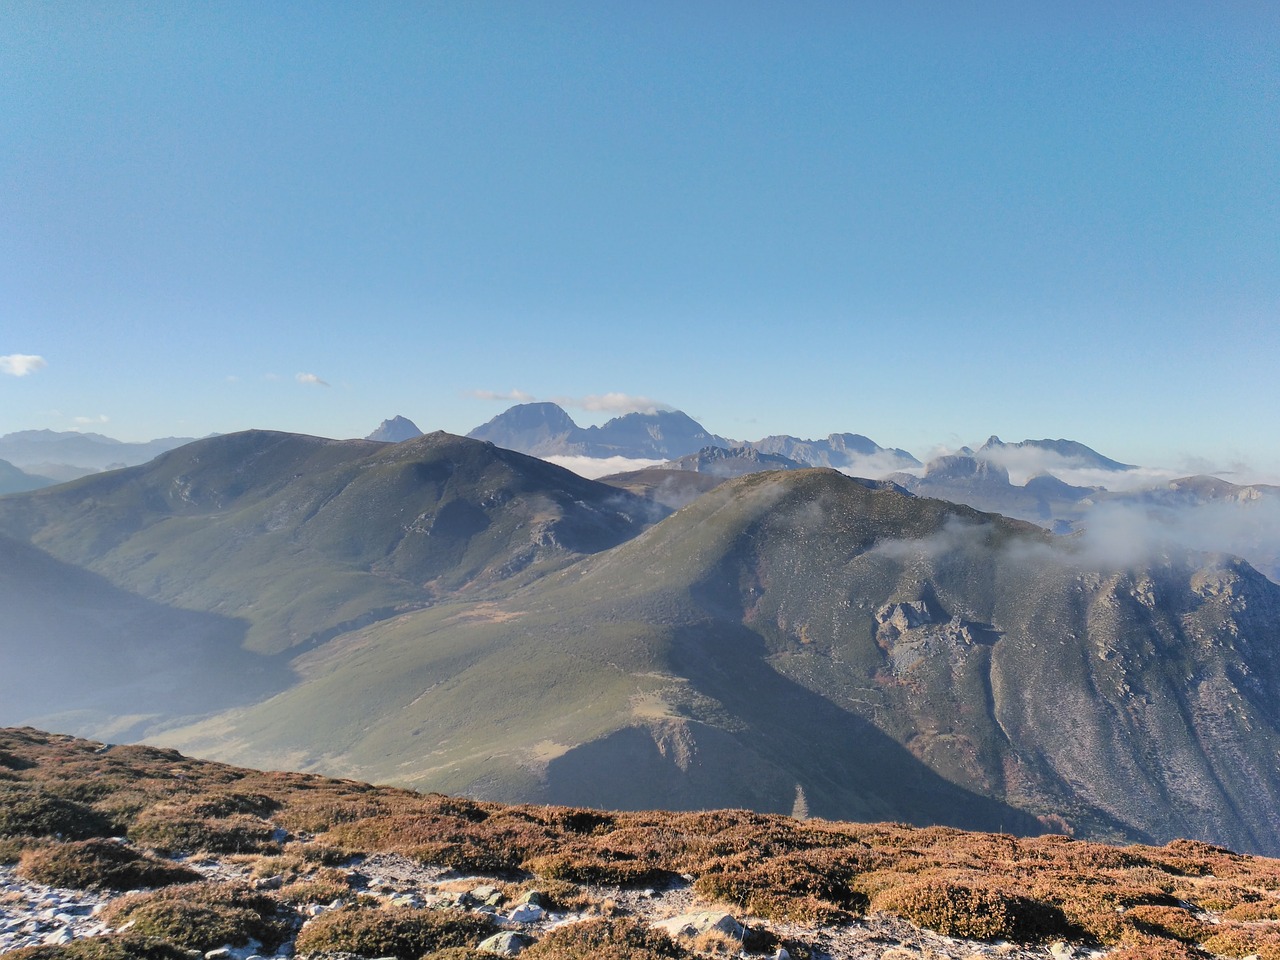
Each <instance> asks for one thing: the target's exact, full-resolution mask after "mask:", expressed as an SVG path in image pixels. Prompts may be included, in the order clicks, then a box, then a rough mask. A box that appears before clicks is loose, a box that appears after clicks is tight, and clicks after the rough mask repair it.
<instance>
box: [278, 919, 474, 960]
mask: <svg viewBox="0 0 1280 960" xmlns="http://www.w3.org/2000/svg"><path fill="white" fill-rule="evenodd" d="M492 930H493V925H492V922H491V921H490V920H489V918H488V917H486V916H485V915H484V914H473V913H464V912H462V911H460V910H417V909H413V908H410V907H395V908H392V909H389V910H359V909H356V908H351V907H344V908H343V909H341V910H334V911H331V912H330V913H324V914H321V915H320V916H318V917H316V918H314V919H313V920H309V921H308V922H307V923H306V924H304V925H303V927H302V931H301V932H300V933H299V934H298V940H297V950H298V952H299V953H319V952H328V953H358V954H360V955H362V956H366V957H387V956H395V957H399V958H400V960H417V958H418V957H421V956H422V955H423V954H425V953H430V952H431V951H433V950H443V949H444V948H446V947H474V946H475V945H476V944H478V943H479V942H480V941H481V940H482V939H484V937H485V936H486V935H487V934H489V933H491V932H492Z"/></svg>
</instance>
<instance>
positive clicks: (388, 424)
mask: <svg viewBox="0 0 1280 960" xmlns="http://www.w3.org/2000/svg"><path fill="white" fill-rule="evenodd" d="M420 436H422V431H421V430H419V429H418V425H417V424H416V423H414V422H413V421H412V420H410V419H408V418H407V417H402V416H400V415H399V414H397V415H396V416H394V417H392V418H391V419H390V420H383V421H382V423H381V424H380V425H379V426H378V429H377V430H375V431H373V433H371V434H369V435H368V436H367V437H365V439H366V440H379V441H381V442H383V443H400V442H401V441H404V440H412V439H413V438H414V437H420Z"/></svg>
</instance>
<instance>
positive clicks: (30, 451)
mask: <svg viewBox="0 0 1280 960" xmlns="http://www.w3.org/2000/svg"><path fill="white" fill-rule="evenodd" d="M191 439H192V438H191V437H164V438H162V439H159V440H149V441H147V442H146V443H125V442H123V441H120V440H114V439H112V438H111V437H106V436H103V435H102V434H100V433H77V432H72V431H61V432H60V431H55V430H19V431H17V432H16V433H6V434H5V435H4V436H0V461H2V462H3V464H4V465H5V466H12V467H16V468H18V469H19V470H20V471H21V472H22V473H24V474H27V475H28V476H34V477H35V478H36V480H37V483H36V484H35V485H34V486H46V485H48V484H51V483H61V482H63V481H66V480H74V479H76V478H77V477H82V476H85V475H86V474H90V473H96V472H98V471H101V470H111V469H116V468H119V467H129V466H134V465H136V464H139V463H146V462H147V461H148V460H151V459H152V458H154V457H156V456H158V455H159V454H161V453H164V452H165V451H166V450H172V449H174V448H175V447H180V446H182V445H183V444H184V443H189V442H190V441H191ZM4 483H5V473H4V471H3V467H2V466H0V484H4ZM16 489H19V488H17V487H14V486H0V493H9V492H12V491H13V490H16ZM23 489H34V487H25V488H23Z"/></svg>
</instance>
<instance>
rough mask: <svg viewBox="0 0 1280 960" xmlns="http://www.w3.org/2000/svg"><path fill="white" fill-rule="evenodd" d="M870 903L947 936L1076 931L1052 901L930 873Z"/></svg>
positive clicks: (1034, 937) (1035, 937) (1035, 938)
mask: <svg viewBox="0 0 1280 960" xmlns="http://www.w3.org/2000/svg"><path fill="white" fill-rule="evenodd" d="M871 906H872V908H873V909H875V910H883V911H886V912H888V913H893V914H897V915H898V916H900V917H902V918H903V919H905V920H910V921H911V922H912V923H915V924H917V925H919V926H922V927H926V928H928V929H930V930H935V931H937V932H938V933H941V934H944V935H945V936H950V937H968V938H970V939H974V940H1013V941H1016V942H1018V943H1038V942H1040V941H1043V940H1049V939H1054V938H1058V937H1065V938H1073V937H1076V936H1078V935H1079V932H1080V931H1079V930H1078V929H1077V928H1075V927H1074V926H1073V925H1072V924H1071V923H1070V922H1069V921H1068V919H1067V917H1066V916H1065V915H1064V914H1063V912H1062V910H1060V909H1059V908H1058V907H1056V906H1053V905H1052V904H1049V903H1045V902H1043V901H1041V900H1035V899H1032V898H1031V897H1028V896H1026V895H1024V894H1021V893H1014V892H1011V891H1009V890H1005V889H1001V888H999V887H997V886H994V885H989V884H985V883H982V882H981V881H973V880H965V881H961V880H957V879H953V878H950V877H929V878H926V879H921V880H917V881H915V882H914V883H910V884H907V885H906V886H902V887H896V888H891V889H889V890H886V891H884V892H883V893H880V894H878V895H877V896H876V897H875V898H874V899H873V900H872V901H871Z"/></svg>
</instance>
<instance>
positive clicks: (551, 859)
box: [524, 853, 674, 887]
mask: <svg viewBox="0 0 1280 960" xmlns="http://www.w3.org/2000/svg"><path fill="white" fill-rule="evenodd" d="M524 868H525V869H526V870H528V871H529V872H530V873H534V874H537V875H538V876H539V877H546V878H547V879H548V880H568V881H570V882H572V883H590V884H595V885H597V886H610V887H652V886H662V885H666V884H668V883H670V882H671V881H672V879H673V878H674V874H673V873H672V872H671V871H670V870H665V869H663V868H662V867H656V866H654V865H653V864H651V863H644V862H642V861H638V860H609V859H604V858H602V857H598V856H594V857H593V856H590V855H576V854H569V853H555V854H551V855H550V856H546V857H534V858H533V859H532V860H529V861H527V862H526V863H525V864H524Z"/></svg>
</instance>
